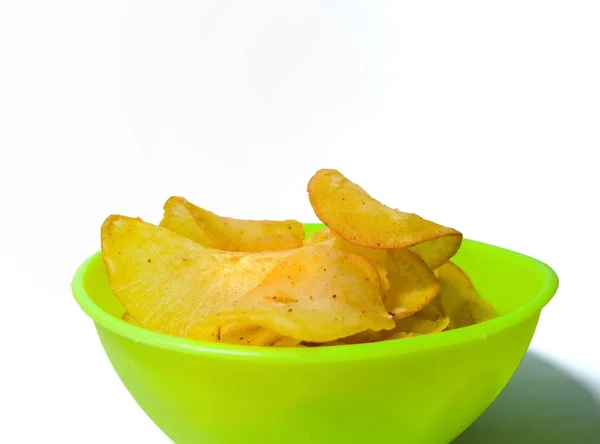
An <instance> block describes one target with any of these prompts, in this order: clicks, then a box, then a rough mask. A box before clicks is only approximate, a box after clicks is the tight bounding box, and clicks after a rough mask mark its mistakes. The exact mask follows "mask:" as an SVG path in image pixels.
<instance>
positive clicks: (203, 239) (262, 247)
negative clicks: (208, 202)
mask: <svg viewBox="0 0 600 444" xmlns="http://www.w3.org/2000/svg"><path fill="white" fill-rule="evenodd" d="M160 226H161V227H164V228H168V229H169V230H171V231H174V232H175V233H177V234H180V235H182V236H184V237H187V238H188V239H191V240H193V241H195V242H198V243H199V244H202V245H204V246H205V247H209V248H215V249H218V250H226V251H246V252H259V251H276V250H289V249H292V248H297V247H300V246H302V241H303V240H304V227H303V226H302V224H301V223H300V222H298V221H295V220H285V221H270V220H260V221H258V220H242V219H232V218H229V217H222V216H217V215H216V214H214V213H211V212H210V211H208V210H205V209H203V208H200V207H198V206H196V205H194V204H192V203H190V202H188V201H187V200H185V199H184V198H182V197H171V198H170V199H168V200H167V202H166V203H165V205H164V216H163V219H162V221H161V222H160Z"/></svg>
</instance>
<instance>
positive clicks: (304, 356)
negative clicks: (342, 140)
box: [71, 224, 558, 363]
mask: <svg viewBox="0 0 600 444" xmlns="http://www.w3.org/2000/svg"><path fill="white" fill-rule="evenodd" d="M305 226H306V227H307V231H309V230H310V231H313V232H314V231H317V230H318V229H319V228H320V227H322V226H323V225H322V224H305ZM463 243H466V244H471V245H473V246H481V247H484V248H491V249H494V250H502V251H501V252H502V253H503V254H505V255H508V256H510V258H511V260H516V261H520V262H526V263H528V264H529V267H533V268H535V269H536V270H537V272H538V273H539V274H540V275H541V276H542V277H543V279H544V283H543V286H542V288H541V289H540V291H539V292H538V294H536V295H535V297H533V298H532V299H531V301H529V302H528V303H527V304H524V305H523V306H521V307H519V308H517V309H516V310H513V311H511V312H510V313H506V314H502V315H500V316H498V317H497V318H494V319H492V320H489V321H486V322H483V323H481V324H476V325H472V326H469V327H464V328H460V329H456V330H449V331H445V332H443V334H434V335H422V336H416V337H412V338H404V339H402V340H397V341H381V342H371V343H364V344H349V345H343V346H335V347H306V348H283V347H282V348H267V347H256V346H248V345H232V344H218V343H213V342H203V341H197V340H192V339H184V338H180V337H176V336H172V335H168V334H164V333H159V332H155V331H151V330H146V329H144V328H142V327H138V326H135V325H131V324H129V323H128V322H125V321H123V320H121V319H120V318H117V317H115V316H113V315H111V314H109V313H108V312H106V311H104V310H103V309H102V308H100V307H99V306H98V305H97V304H96V303H95V302H94V300H93V299H92V298H91V297H90V295H89V294H88V292H87V291H86V287H85V285H84V281H85V276H86V274H87V273H88V271H89V268H90V266H91V264H92V263H93V262H94V261H97V260H98V259H99V256H100V260H101V255H102V253H101V251H97V252H96V253H94V254H92V255H91V256H89V257H88V258H87V259H86V260H85V261H84V262H83V263H82V264H81V265H80V266H79V267H78V268H77V271H76V272H75V275H74V277H73V280H72V282H71V291H72V293H73V296H74V298H75V300H76V301H77V303H78V304H79V306H80V307H81V309H82V310H83V311H84V312H85V313H86V314H87V315H88V316H89V317H90V318H92V320H93V321H94V322H95V324H96V328H98V326H101V327H102V328H104V329H106V330H109V331H111V332H112V333H115V334H117V335H118V336H122V337H124V338H127V339H130V340H132V341H134V342H138V343H143V344H146V345H149V346H153V347H158V348H161V349H166V350H172V351H177V352H181V353H185V354H192V355H204V356H211V357H214V358H217V357H218V358H222V359H237V360H260V361H261V362H265V361H271V362H288V363H289V362H294V363H303V362H332V361H355V360H364V359H372V358H380V357H386V356H391V355H404V354H409V353H415V352H416V353H419V352H424V351H428V350H433V349H438V348H443V347H449V346H453V345H457V344H461V343H466V342H471V341H477V340H485V339H486V338H487V337H488V336H490V335H493V334H496V333H499V332H502V331H504V330H506V329H508V328H510V327H513V326H516V325H518V324H521V323H523V322H525V321H527V320H528V319H530V318H532V317H535V316H539V313H540V312H541V310H542V308H544V306H545V305H546V304H547V303H548V302H549V301H550V300H551V299H552V298H553V296H554V294H555V293H556V290H557V289H558V276H557V274H556V272H555V271H554V270H553V269H552V268H551V267H550V266H549V265H547V264H545V263H543V262H541V261H539V260H537V259H534V258H532V257H530V256H527V255H524V254H521V253H517V252H515V251H512V250H508V249H505V248H502V247H497V246H495V245H491V244H486V243H484V242H479V241H475V240H470V239H463Z"/></svg>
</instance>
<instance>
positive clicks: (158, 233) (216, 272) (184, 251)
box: [102, 215, 310, 337]
mask: <svg viewBox="0 0 600 444" xmlns="http://www.w3.org/2000/svg"><path fill="white" fill-rule="evenodd" d="M307 248H310V247H307ZM300 250H302V249H300ZM300 250H287V251H273V252H268V253H267V252H265V253H232V252H226V251H221V250H213V249H210V248H206V247H203V246H202V245H200V244H198V243H196V242H193V241H191V240H190V239H187V238H185V237H183V236H180V235H178V234H176V233H174V232H172V231H170V230H167V229H166V228H161V227H157V226H156V225H152V224H149V223H146V222H143V221H142V220H140V219H134V218H129V217H125V216H115V215H113V216H110V217H108V218H107V219H106V221H105V222H104V224H103V225H102V257H103V260H104V264H105V266H106V270H107V273H108V278H109V282H110V286H111V288H112V290H113V292H114V293H115V295H116V297H117V299H119V301H120V302H121V304H122V305H123V306H124V307H125V310H126V311H127V313H128V314H129V315H130V316H132V317H133V318H134V319H135V320H136V321H137V322H138V323H139V324H140V325H141V326H143V327H145V328H149V329H151V330H155V331H159V332H163V333H169V334H173V335H177V336H183V337H185V336H186V333H187V332H188V330H189V329H190V328H191V327H193V326H194V325H196V324H197V323H198V322H199V321H200V320H201V319H203V318H204V317H205V316H207V315H209V314H212V313H215V312H217V311H220V310H223V309H225V308H228V307H231V305H232V304H233V303H234V302H235V301H236V300H238V299H239V298H241V297H242V296H243V295H244V294H245V293H247V292H248V291H250V290H251V289H253V288H254V287H256V286H257V285H258V284H260V283H261V282H262V280H263V279H264V277H265V276H266V275H267V274H268V273H269V272H270V271H271V270H272V269H273V267H275V265H277V263H278V262H279V261H280V260H281V259H282V258H284V257H285V256H287V255H290V254H292V253H294V252H296V251H300Z"/></svg>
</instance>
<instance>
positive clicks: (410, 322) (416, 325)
mask: <svg viewBox="0 0 600 444" xmlns="http://www.w3.org/2000/svg"><path fill="white" fill-rule="evenodd" d="M449 323H450V318H448V317H442V318H439V319H437V320H435V321H431V320H429V319H424V318H421V317H419V316H418V313H417V314H416V315H414V316H409V317H407V318H403V319H398V320H397V321H396V328H395V329H394V331H396V332H404V333H416V334H420V335H427V334H432V333H439V332H441V331H444V330H445V329H446V328H447V327H448V325H449Z"/></svg>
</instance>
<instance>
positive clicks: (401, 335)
mask: <svg viewBox="0 0 600 444" xmlns="http://www.w3.org/2000/svg"><path fill="white" fill-rule="evenodd" d="M421 335H422V333H406V332H404V331H397V332H396V333H393V334H392V335H390V336H388V337H387V338H385V339H384V341H392V340H394V339H404V338H413V337H415V336H421Z"/></svg>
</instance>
